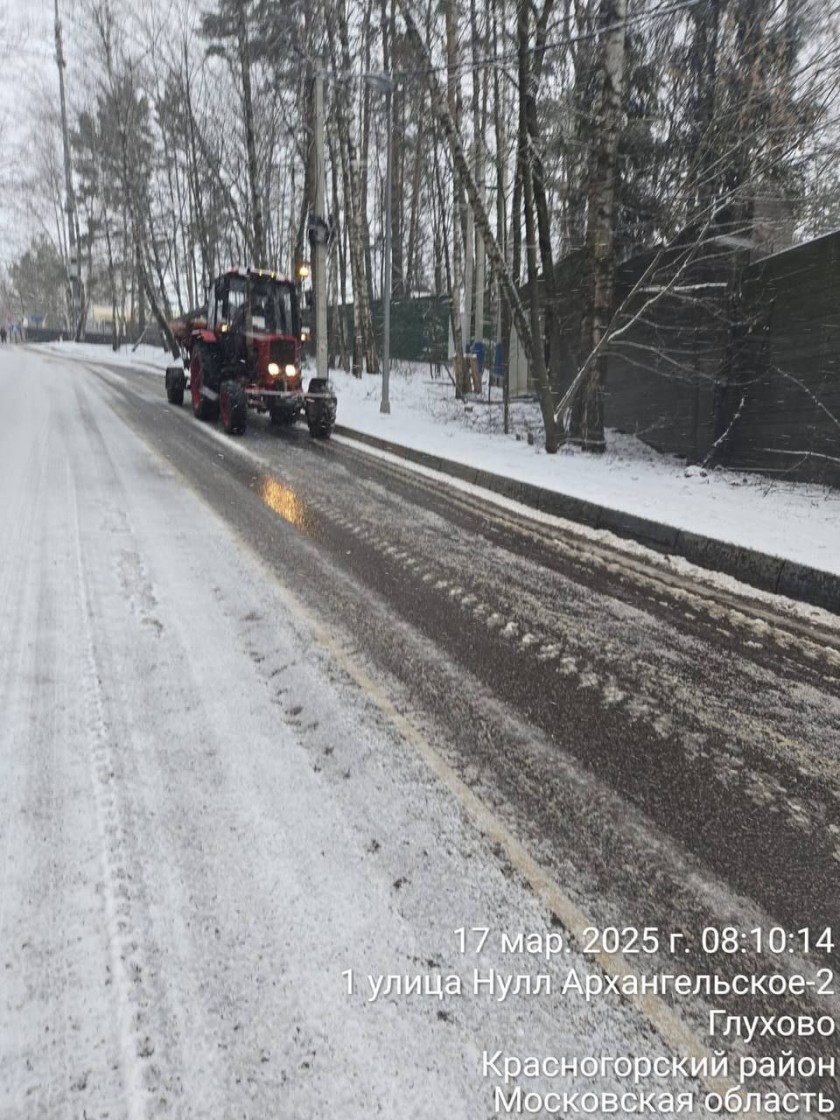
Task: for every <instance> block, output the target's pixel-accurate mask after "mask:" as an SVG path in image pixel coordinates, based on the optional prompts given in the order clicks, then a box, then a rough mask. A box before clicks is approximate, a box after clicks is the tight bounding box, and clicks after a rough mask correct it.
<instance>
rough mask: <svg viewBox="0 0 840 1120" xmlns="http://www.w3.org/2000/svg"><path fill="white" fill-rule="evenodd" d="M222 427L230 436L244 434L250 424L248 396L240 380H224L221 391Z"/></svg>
mask: <svg viewBox="0 0 840 1120" xmlns="http://www.w3.org/2000/svg"><path fill="white" fill-rule="evenodd" d="M219 408H220V410H221V413H222V427H223V428H224V429H225V431H226V432H227V434H228V435H229V436H234V435H243V434H244V432H245V428H246V427H247V425H248V398H247V396H246V395H245V390H244V389H243V388H242V386H241V385H240V384H239V382H238V381H224V382H222V388H221V390H220V391H219Z"/></svg>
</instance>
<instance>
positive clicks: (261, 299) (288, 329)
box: [250, 278, 298, 335]
mask: <svg viewBox="0 0 840 1120" xmlns="http://www.w3.org/2000/svg"><path fill="white" fill-rule="evenodd" d="M250 304H251V323H252V329H253V330H255V331H265V332H266V333H267V334H285V335H296V334H297V333H298V331H297V315H296V314H295V310H296V308H295V306H294V300H293V288H292V286H291V284H282V283H279V282H278V281H276V280H267V279H262V278H260V279H253V278H251V283H250Z"/></svg>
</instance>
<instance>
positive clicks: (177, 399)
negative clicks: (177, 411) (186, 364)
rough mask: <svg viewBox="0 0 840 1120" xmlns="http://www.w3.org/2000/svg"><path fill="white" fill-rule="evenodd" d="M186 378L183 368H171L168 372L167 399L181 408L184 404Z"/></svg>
mask: <svg viewBox="0 0 840 1120" xmlns="http://www.w3.org/2000/svg"><path fill="white" fill-rule="evenodd" d="M186 381H187V379H186V376H185V375H184V371H183V369H182V368H181V366H170V367H169V369H167V371H166V399H167V400H168V401H169V403H170V404H176V405H178V406H179V407H180V406H181V405H182V404H183V403H184V389H185V387H186Z"/></svg>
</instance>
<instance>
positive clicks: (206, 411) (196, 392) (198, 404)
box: [190, 346, 219, 420]
mask: <svg viewBox="0 0 840 1120" xmlns="http://www.w3.org/2000/svg"><path fill="white" fill-rule="evenodd" d="M215 373H216V367H215V361H214V356H213V354H211V352H210V351H209V350H208V348H207V347H206V346H196V348H195V349H194V350H193V353H192V358H191V359H190V395H191V396H192V406H193V412H194V413H195V415H196V417H197V419H199V420H216V419H217V418H218V416H219V402H218V400H217V399H216V400H214V399H212V398H210V397H208V396H207V395H206V392H207V390H209V391H210V392H215V384H216V380H217V379H216V376H215Z"/></svg>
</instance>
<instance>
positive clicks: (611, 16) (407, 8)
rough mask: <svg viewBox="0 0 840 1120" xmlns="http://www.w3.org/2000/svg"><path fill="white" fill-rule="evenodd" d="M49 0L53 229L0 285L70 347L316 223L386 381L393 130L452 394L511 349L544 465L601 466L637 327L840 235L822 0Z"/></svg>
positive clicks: (411, 265)
mask: <svg viewBox="0 0 840 1120" xmlns="http://www.w3.org/2000/svg"><path fill="white" fill-rule="evenodd" d="M65 5H66V6H67V10H65ZM54 8H55V12H54V17H55V36H54V44H52V46H53V48H54V61H53V64H52V66H49V65H47V64H45V65H44V67H43V75H42V86H43V89H42V95H41V97H40V98H39V100H38V104H37V113H38V127H37V128H33V129H32V131H31V135H30V137H29V138H28V142H27V149H26V156H25V161H23V162H22V163H21V166H20V168H19V175H18V177H19V190H20V193H21V196H22V197H23V198H26V200H27V205H29V206H31V207H32V208H33V209H34V210H35V211H36V212H37V213H38V214H39V215H40V216H41V217H40V228H39V229H38V230H36V231H34V233H33V237H32V243H31V244H30V245H29V247H28V248H27V249H26V251H25V252H24V253H22V254H21V255H19V256H18V257H17V258H16V259H14V260H12V261H9V262H8V263H7V265H6V267H5V269H4V272H3V276H2V289H3V291H2V296H3V300H4V303H5V306H6V307H7V309H9V311H11V312H12V313H16V314H26V313H31V312H33V311H35V310H38V311H39V312H40V313H41V314H42V315H44V317H45V322H48V323H50V325H53V326H56V325H60V326H62V327H63V328H66V330H67V331H68V332H69V333H71V334H76V335H77V336H78V337H80V336H81V335H82V334H83V333H84V330H85V326H86V323H87V322H88V319H89V317H90V309H91V308H93V307H94V306H101V305H105V306H106V307H108V308H110V311H111V314H110V321H111V324H112V329H113V331H114V332H115V337H116V333H117V332H118V331H119V330H120V329H126V325H127V324H131V325H134V326H135V327H136V328H137V329H138V330H139V331H141V332H142V330H143V329H144V328H145V327H146V325H147V324H149V323H155V324H156V325H157V326H158V327H159V328H160V329H164V324H165V323H166V322H168V320H169V319H170V318H172V317H173V316H175V315H178V314H180V313H183V312H184V311H185V310H186V309H188V308H190V307H195V306H197V305H199V304H201V303H202V301H203V299H204V296H205V291H206V285H207V283H208V282H209V281H210V280H211V279H212V278H213V277H214V276H215V275H216V274H217V273H218V272H219V271H220V270H221V269H223V268H227V267H229V266H232V265H237V264H244V263H252V264H254V265H257V266H260V267H267V268H272V269H279V270H281V271H283V272H286V273H287V274H289V275H298V274H299V272H300V268H301V265H303V264H305V263H307V262H308V261H309V258H310V251H311V250H310V244H309V230H310V227H311V224H312V220H313V216H314V217H315V218H318V219H320V220H322V221H323V222H325V223H326V226H327V229H328V232H329V246H328V254H327V266H326V271H327V292H328V297H327V300H328V304H329V305H330V307H332V308H347V309H348V314H349V318H350V320H352V332H351V331H349V330H348V329H347V328H346V323H347V322H348V316H347V315H340V314H336V315H333V316H331V323H332V328H331V329H332V331H333V335H334V337H332V338H331V340H330V351H331V353H333V354H334V355H335V356H336V361H337V363H338V364H340V365H342V366H344V367H345V368H347V369H352V370H353V372H355V373H356V374H357V375H361V374H362V373H363V372H367V373H376V372H377V371H378V369H379V340H378V337H377V331H376V330H375V327H374V320H373V316H372V314H371V305H372V303H373V301H374V300H376V299H378V298H380V297H381V294H382V292H383V288H384V287H385V276H384V268H385V260H386V253H385V213H386V209H387V208H386V205H385V203H386V201H387V200H386V198H385V194H386V189H387V185H388V176H387V174H386V162H387V146H388V139H389V134H388V121H389V119H390V121H391V132H390V140H391V144H392V149H391V151H392V167H391V175H390V214H391V231H392V238H391V246H392V248H391V253H390V276H389V280H390V290H391V296H392V298H393V299H394V300H395V301H400V300H409V299H412V298H416V297H419V296H422V295H429V294H433V295H436V296H444V297H446V299H447V301H448V306H449V308H450V316H451V337H452V341H453V350H454V358H453V362H454V365H455V367H456V370H455V373H456V376H457V374H458V372H459V371H458V368H457V367H458V365H459V362H460V361H461V355H462V353H463V352H464V351H465V350H466V348H467V346H468V344H469V343H470V342H472V341H474V340H484V341H488V342H489V341H491V340H498V341H501V342H503V343H506V344H507V343H509V342H510V339H511V332H512V331H515V332H516V335H517V338H518V341H519V344H520V346H521V347H522V349H523V350H524V352H525V355H526V357H527V361H528V364H529V368H530V371H531V375H532V378H533V384H534V385H535V388H536V391H537V394H538V396H539V400H540V407H541V415H542V420H543V424H544V428H545V446H546V449H547V450H549V451H553V450H556V449H557V447H558V446H560V445H561V444H562V443H563V442H564V441H566V440H571V441H574V442H577V443H579V444H581V445H582V446H583V447H586V448H589V449H591V450H594V451H598V450H600V449H602V448H603V443H604V434H603V433H604V416H603V396H604V386H605V380H606V368H607V367H606V360H607V355H608V353H609V351H610V348H611V347H612V346H615V345H616V344H617V343H618V341H619V340H620V339H621V338H622V336H626V335H627V332H628V330H629V329H630V327H631V326H632V325H633V324H634V323H637V322H639V321H640V320H644V318H645V317H646V316H651V315H653V314H654V313H655V309H656V307H657V305H658V304H660V303H661V302H662V301H663V300H672V301H673V300H677V301H679V303H680V304H681V305H683V306H685V305H689V306H695V305H696V306H697V307H698V308H704V307H706V306H707V305H706V301H707V300H708V298H709V294H710V290H711V289H713V288H714V287H715V285H716V284H717V285H718V286H719V285H720V279H719V277H720V276H721V275H724V277H725V276H726V275H727V272H726V270H727V269H729V268H731V270H732V272H731V274H732V276H736V275H737V270H738V268H739V267H741V266H742V265H743V263H744V261H745V260H754V259H756V257H757V256H760V255H762V254H769V253H772V252H775V251H776V250H777V249H779V248H784V247H786V246H789V245H795V244H798V243H801V242H803V241H806V240H808V239H809V238H812V237H815V236H817V235H819V234H822V233H824V232H826V231H828V230H831V229H834V228H836V227H837V226H838V225H840V194H838V187H839V186H840V175H838V159H837V156H838V113H837V98H838V90H840V82H838V78H840V38H838V18H837V17H838V11H837V5H835V4H834V3H833V0H832V2H831V3H824V2H820V0H671V2H668V0H419V2H418V0H290V2H289V0H283V2H278V0H207V4H206V5H204V4H199V3H197V2H195V0H172V2H163V0H149V2H147V3H146V4H144V5H129V4H128V3H123V2H122V0H72V2H71V0H54ZM316 77H317V78H318V79H319V80H320V81H322V83H323V91H324V120H325V129H324V133H325V160H324V163H323V166H324V168H325V173H324V178H325V182H324V184H323V187H324V193H325V198H326V203H325V205H326V211H327V212H326V213H325V214H323V215H313V204H314V197H315V184H314V182H313V176H314V170H313V169H314V168H315V167H316V166H320V165H319V164H316V161H315V159H314V153H313V143H314V137H315V135H316V130H315V128H314V121H313V90H314V85H315V80H316ZM644 254H647V256H646V257H644V259H645V261H646V262H647V263H646V265H645V267H644V268H643V269H642V271H641V273H640V274H639V275H637V276H636V277H635V279H634V282H633V284H632V285H630V288H629V290H626V289H627V286H626V285H625V287H624V288H623V289H622V290H621V294H620V297H619V294H618V292H619V286H618V285H617V284H616V275H617V271H618V270H619V269H620V268H621V266H622V264H623V263H624V262H627V261H629V260H631V259H635V258H637V257H639V256H640V255H644ZM711 256H713V257H714V260H715V269H714V275H715V277H716V279H715V281H714V283H712V282H711V281H708V280H703V276H704V275H705V274H704V272H703V268H702V265H703V262H704V261H705V260H708V259H710V257H711ZM722 262H723V272H721V264H722ZM570 278H572V281H573V288H574V299H573V300H570ZM351 305H352V312H350V310H349V309H350V306H351ZM570 309H571V310H570ZM570 314H571V316H572V321H571V328H570ZM713 314H715V315H726V314H727V310H726V304H725V301H724V302H723V303H721V301H720V300H718V301H717V303H715V305H714V310H713ZM561 318H562V320H563V339H562V340H561V339H560V331H559V329H558V326H557V324H558V322H559V320H560V319H561ZM570 337H571V338H572V342H573V344H572V345H571V347H570V345H569V338H570ZM561 351H562V354H561ZM570 355H571V361H572V365H573V371H572V376H571V377H569V376H568V371H569V361H570ZM561 358H562V359H563V360H561Z"/></svg>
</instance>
